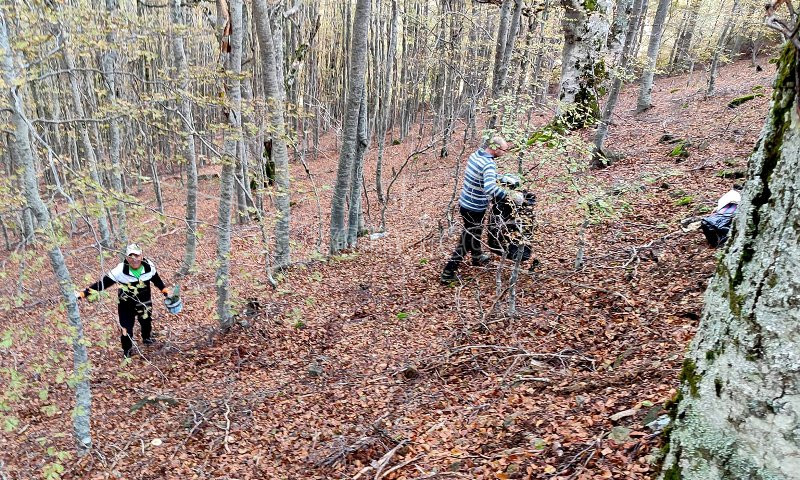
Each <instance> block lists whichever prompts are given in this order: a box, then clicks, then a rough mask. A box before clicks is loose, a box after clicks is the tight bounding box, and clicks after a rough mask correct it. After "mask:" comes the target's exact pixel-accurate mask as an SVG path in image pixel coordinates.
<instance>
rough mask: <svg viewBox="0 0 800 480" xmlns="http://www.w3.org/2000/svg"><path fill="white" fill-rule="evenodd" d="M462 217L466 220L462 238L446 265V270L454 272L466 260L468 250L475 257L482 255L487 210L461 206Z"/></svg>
mask: <svg viewBox="0 0 800 480" xmlns="http://www.w3.org/2000/svg"><path fill="white" fill-rule="evenodd" d="M458 211H459V213H461V218H462V219H463V220H464V230H462V231H461V238H459V240H458V245H456V250H455V251H454V252H453V255H452V256H451V257H450V261H449V262H447V265H446V266H445V267H444V269H445V270H449V271H451V272H454V271H456V270H457V269H458V266H459V264H461V262H462V261H464V257H466V256H467V252H469V253H470V254H472V258H473V259H477V258H478V257H479V256H480V255H481V253H482V252H481V237H482V236H483V216H484V215H485V214H486V211H482V212H474V211H472V210H467V209H466V208H464V207H460V208H459V210H458Z"/></svg>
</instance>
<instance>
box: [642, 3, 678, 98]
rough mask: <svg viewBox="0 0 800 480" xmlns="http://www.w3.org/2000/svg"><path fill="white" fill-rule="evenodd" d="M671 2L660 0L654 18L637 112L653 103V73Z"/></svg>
mask: <svg viewBox="0 0 800 480" xmlns="http://www.w3.org/2000/svg"><path fill="white" fill-rule="evenodd" d="M671 3H672V0H658V8H657V9H656V16H655V18H654V19H653V29H652V31H651V32H650V43H649V44H648V45H647V60H646V62H647V63H645V67H644V71H643V72H642V80H641V83H640V84H639V98H638V100H637V101H636V111H637V112H643V111H645V110H647V109H648V108H650V106H651V105H652V100H651V97H650V95H651V94H652V92H653V75H654V74H655V71H656V61H657V60H658V51H659V49H660V48H661V36H662V34H663V33H664V26H666V23H667V13H669V6H670V4H671Z"/></svg>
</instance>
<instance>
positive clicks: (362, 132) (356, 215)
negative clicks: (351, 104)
mask: <svg viewBox="0 0 800 480" xmlns="http://www.w3.org/2000/svg"><path fill="white" fill-rule="evenodd" d="M366 90H367V89H366V88H364V89H362V90H361V106H360V107H359V110H358V130H357V131H358V133H357V143H356V154H355V156H354V157H353V171H352V173H351V176H350V213H349V215H348V220H347V226H348V227H347V246H348V247H349V248H355V246H356V242H357V241H358V236H359V233H360V229H361V223H362V212H361V180H362V178H363V176H364V152H365V151H366V150H367V144H368V143H369V132H368V131H367V92H366Z"/></svg>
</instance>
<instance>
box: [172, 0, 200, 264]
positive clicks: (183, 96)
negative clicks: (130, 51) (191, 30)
mask: <svg viewBox="0 0 800 480" xmlns="http://www.w3.org/2000/svg"><path fill="white" fill-rule="evenodd" d="M181 8H182V7H181V0H170V16H171V19H172V25H173V27H174V28H175V29H177V30H178V31H175V30H173V32H172V36H171V40H172V58H173V61H174V62H175V68H176V69H177V76H178V90H179V95H180V99H179V100H178V109H179V111H180V115H181V117H183V118H181V125H182V126H183V134H182V137H183V155H184V158H185V160H186V246H185V248H186V250H185V252H184V254H183V264H182V265H181V269H180V271H179V272H178V276H179V277H183V276H185V275H187V274H188V273H189V271H190V270H191V269H192V267H193V266H194V261H195V256H196V252H197V154H196V152H195V145H194V119H193V118H192V102H191V96H190V92H189V64H188V62H187V61H186V51H185V48H184V42H183V35H184V32H183V28H184V27H185V25H186V22H185V20H184V17H183V11H182V10H181Z"/></svg>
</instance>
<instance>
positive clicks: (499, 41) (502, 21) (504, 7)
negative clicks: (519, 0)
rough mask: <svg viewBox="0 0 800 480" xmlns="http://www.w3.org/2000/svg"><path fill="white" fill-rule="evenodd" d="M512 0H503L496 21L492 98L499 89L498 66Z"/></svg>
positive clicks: (504, 42)
mask: <svg viewBox="0 0 800 480" xmlns="http://www.w3.org/2000/svg"><path fill="white" fill-rule="evenodd" d="M513 3H514V0H503V3H502V4H501V5H500V13H499V16H500V18H499V19H498V22H497V36H496V37H495V49H494V68H493V69H492V98H495V97H496V95H497V92H499V91H500V80H501V75H500V74H501V72H500V68H501V65H502V64H503V52H504V50H505V48H506V38H507V37H508V30H509V23H510V15H511V5H512V4H513Z"/></svg>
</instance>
